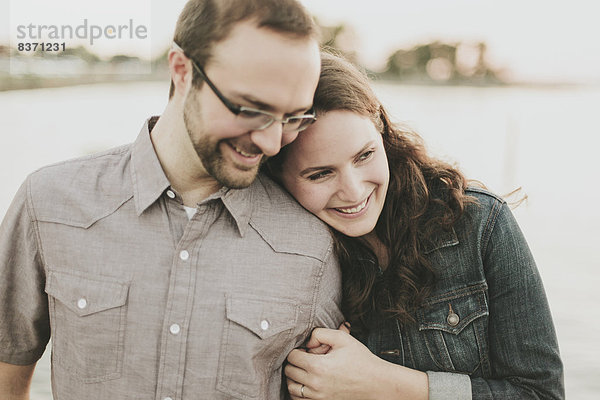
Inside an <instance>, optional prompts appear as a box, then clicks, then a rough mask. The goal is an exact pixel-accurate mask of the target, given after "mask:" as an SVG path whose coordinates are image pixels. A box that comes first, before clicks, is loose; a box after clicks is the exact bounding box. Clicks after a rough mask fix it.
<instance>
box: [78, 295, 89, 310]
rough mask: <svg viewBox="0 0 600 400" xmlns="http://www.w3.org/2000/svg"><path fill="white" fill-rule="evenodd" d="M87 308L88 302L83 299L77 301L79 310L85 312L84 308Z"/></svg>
mask: <svg viewBox="0 0 600 400" xmlns="http://www.w3.org/2000/svg"><path fill="white" fill-rule="evenodd" d="M86 307H87V300H86V299H84V298H83V297H82V298H81V299H79V300H77V308H79V309H80V310H83V309H84V308H86Z"/></svg>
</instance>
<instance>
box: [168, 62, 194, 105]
mask: <svg viewBox="0 0 600 400" xmlns="http://www.w3.org/2000/svg"><path fill="white" fill-rule="evenodd" d="M168 61H169V72H170V73H171V82H173V86H174V87H175V93H176V94H178V95H179V96H181V97H185V94H186V93H187V91H188V90H189V88H190V87H191V86H192V77H193V68H194V67H193V66H192V63H191V61H190V60H189V59H188V58H187V57H186V56H185V55H183V53H182V52H181V51H177V50H170V51H169V56H168Z"/></svg>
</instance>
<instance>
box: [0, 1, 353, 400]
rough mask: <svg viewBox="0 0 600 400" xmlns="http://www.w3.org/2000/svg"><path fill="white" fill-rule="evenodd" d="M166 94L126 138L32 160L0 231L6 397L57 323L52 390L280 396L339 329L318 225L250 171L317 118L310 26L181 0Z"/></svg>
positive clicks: (60, 394) (22, 380)
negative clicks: (155, 113) (297, 364)
mask: <svg viewBox="0 0 600 400" xmlns="http://www.w3.org/2000/svg"><path fill="white" fill-rule="evenodd" d="M174 42H175V44H174V45H173V49H172V50H171V51H170V53H169V67H170V72H171V80H172V83H171V95H170V100H169V103H168V105H167V107H166V109H165V111H164V113H163V114H162V115H161V116H160V118H156V117H154V118H151V119H150V120H148V121H147V122H146V124H145V125H144V127H143V129H142V131H141V133H140V135H139V137H138V139H137V140H136V142H135V143H133V144H131V145H128V146H123V147H121V148H117V149H113V150H110V151H107V152H104V153H102V154H99V155H93V156H89V157H84V158H80V159H77V160H72V161H67V162H63V163H59V164H56V165H53V166H50V167H46V168H43V169H41V170H39V171H37V172H35V173H33V174H32V175H31V176H29V177H28V178H27V180H26V182H25V183H24V184H23V186H22V187H21V189H20V190H19V191H18V193H17V195H16V196H15V199H14V201H13V204H12V205H11V207H10V209H9V211H8V213H7V215H6V217H5V220H4V221H3V224H2V227H1V229H0V361H1V363H0V398H1V399H3V400H6V399H11V400H12V399H26V398H27V397H28V387H29V382H30V378H31V374H32V372H33V369H34V365H35V362H36V361H37V360H38V359H39V357H40V356H41V354H42V353H43V351H44V348H45V346H46V343H47V342H48V340H49V337H50V332H51V333H52V334H51V336H52V370H53V374H52V377H53V393H54V398H55V400H71V399H74V400H75V399H76V400H81V399H86V400H94V399H103V400H104V399H109V398H114V399H156V400H175V399H231V398H235V399H275V398H279V397H280V396H281V393H280V390H281V389H280V388H281V366H282V364H283V362H284V360H285V358H286V356H287V354H288V353H289V351H290V350H292V349H293V348H294V347H297V346H299V345H300V344H302V342H303V341H304V340H305V339H306V337H307V336H308V335H309V334H310V332H311V330H312V329H313V328H314V327H316V326H326V327H337V326H338V324H339V323H340V322H341V319H342V316H341V313H340V311H339V307H338V304H339V297H340V288H339V285H340V283H339V278H340V277H339V271H338V268H337V264H336V261H335V258H334V255H333V252H332V243H331V239H330V238H329V235H328V231H327V229H326V228H325V227H324V226H323V225H322V224H321V223H319V222H318V221H317V220H316V218H314V217H313V216H312V215H310V214H308V213H307V212H305V211H304V210H303V209H301V208H300V207H299V206H298V205H297V204H296V203H295V202H294V201H293V200H292V199H291V198H290V197H289V196H288V195H287V194H286V193H284V192H283V191H282V190H281V189H280V188H279V187H277V186H276V185H275V184H274V183H272V182H271V181H269V180H268V179H266V178H265V177H263V176H258V178H257V174H258V168H259V165H260V163H261V162H262V161H263V160H264V159H265V157H268V156H271V155H274V154H276V153H277V152H278V151H279V149H280V147H281V146H282V145H285V144H287V143H289V142H291V141H292V140H294V139H295V137H296V136H297V135H298V133H299V132H300V131H301V130H302V129H303V128H305V127H306V126H307V125H308V124H309V123H310V122H311V121H312V120H313V119H314V117H313V116H312V115H311V114H310V109H311V104H312V96H313V93H314V90H315V88H316V85H317V81H318V76H319V67H320V65H319V53H318V45H317V41H316V40H315V28H314V26H313V23H312V21H311V19H310V17H309V16H308V15H307V14H306V12H305V11H304V10H303V9H302V7H301V6H300V5H298V4H297V2H296V1H295V0H243V1H242V0H240V1H235V0H228V1H224V0H191V1H190V2H189V3H188V4H187V5H186V7H185V8H184V10H183V12H182V14H181V16H180V19H179V21H178V23H177V27H176V32H175V37H174Z"/></svg>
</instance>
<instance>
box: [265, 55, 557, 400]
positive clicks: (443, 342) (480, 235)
mask: <svg viewBox="0 0 600 400" xmlns="http://www.w3.org/2000/svg"><path fill="white" fill-rule="evenodd" d="M314 109H315V112H316V115H317V121H316V122H315V123H314V124H313V125H311V126H310V127H308V128H307V129H306V131H304V132H303V133H302V134H301V135H299V137H298V139H296V141H294V142H293V143H292V144H290V145H288V146H286V147H284V148H283V149H282V151H281V152H280V154H278V155H277V156H275V157H273V158H272V159H270V160H269V161H268V162H267V168H266V169H267V171H268V172H269V173H270V174H271V175H272V176H273V177H274V178H275V180H277V181H279V182H280V183H281V184H282V185H284V186H285V188H286V189H287V190H288V191H289V192H290V193H291V194H292V195H294V197H296V199H297V200H298V201H299V202H300V204H301V205H302V206H303V207H304V208H306V209H307V210H309V211H311V212H312V213H313V214H315V215H316V216H317V217H319V218H320V219H322V220H323V221H324V222H326V223H327V224H329V225H330V227H331V228H332V229H333V231H334V236H335V240H336V242H337V256H338V259H339V260H340V265H341V268H342V278H343V281H342V285H343V299H342V309H343V312H344V315H345V316H346V318H347V320H348V321H349V322H350V323H351V325H350V326H351V330H350V334H351V335H352V336H351V335H349V334H348V333H347V331H345V330H344V329H341V330H337V331H336V330H331V329H319V328H318V329H316V330H314V331H313V334H312V337H311V339H310V341H309V342H308V344H307V348H308V351H301V350H293V351H292V352H291V353H290V355H289V356H288V361H289V364H288V365H287V366H286V368H285V374H286V376H287V378H288V389H289V391H290V394H291V396H292V399H300V398H327V399H344V400H348V399H381V398H394V399H427V398H428V399H431V400H436V399H470V398H475V399H478V398H492V397H493V398H531V399H534V398H536V399H537V398H548V399H562V398H563V397H564V388H563V368H562V362H561V360H560V356H559V353H558V344H557V340H556V335H555V332H554V326H553V323H552V318H551V315H550V310H549V308H548V303H547V301H546V295H545V292H544V289H543V286H542V282H541V278H540V276H539V273H538V271H537V268H536V265H535V262H534V260H533V257H532V255H531V253H530V252H529V248H528V247H527V243H526V241H525V239H524V237H523V235H522V233H521V231H520V229H519V227H518V225H517V223H516V221H515V219H514V217H513V215H512V213H511V212H510V210H509V208H508V206H507V204H506V202H505V201H504V200H503V199H502V198H500V197H498V196H496V195H494V194H492V193H490V192H488V191H487V190H485V189H483V188H481V187H480V186H475V185H471V184H470V182H469V181H468V180H466V178H464V177H463V175H462V173H461V172H460V171H459V170H457V169H455V168H453V167H451V166H449V165H447V164H445V163H443V162H441V161H439V160H436V159H435V158H432V157H430V156H429V155H428V154H427V152H426V151H425V149H424V146H423V143H422V140H421V139H420V137H419V136H418V135H416V134H414V133H411V132H409V131H406V130H403V129H400V128H398V127H396V126H395V125H394V124H392V123H391V121H390V120H389V118H388V114H387V112H386V111H385V110H384V108H383V107H382V106H381V104H380V103H379V101H378V100H377V98H376V97H375V95H374V94H373V92H372V90H371V88H370V86H369V82H368V80H367V78H366V77H365V76H364V75H363V74H361V73H360V72H359V71H358V70H357V69H356V68H355V67H354V66H353V65H351V64H350V63H348V62H347V61H345V60H343V59H341V58H339V57H337V56H333V55H329V54H326V53H325V54H323V55H322V68H321V76H320V80H319V86H318V87H317V91H316V93H315V98H314ZM323 352H327V354H328V357H323V355H322V353H323Z"/></svg>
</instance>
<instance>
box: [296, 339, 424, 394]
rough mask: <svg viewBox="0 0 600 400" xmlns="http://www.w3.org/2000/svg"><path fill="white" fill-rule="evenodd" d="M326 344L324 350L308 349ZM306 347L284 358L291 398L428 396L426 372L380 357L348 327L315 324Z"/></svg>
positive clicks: (320, 347) (322, 348)
mask: <svg viewBox="0 0 600 400" xmlns="http://www.w3.org/2000/svg"><path fill="white" fill-rule="evenodd" d="M327 346H328V347H329V351H328V352H327V354H313V353H311V351H313V350H314V349H320V352H322V351H323V350H324V349H326V348H327ZM307 348H308V349H309V350H308V352H307V351H305V350H298V349H296V350H292V352H291V353H290V354H289V355H288V358H287V360H288V363H289V364H288V365H287V366H286V367H285V375H286V377H287V378H288V379H287V383H288V390H289V392H290V395H291V397H292V399H293V400H298V399H302V398H305V399H328V400H337V399H343V400H352V399H390V400H392V399H404V398H407V399H409V398H410V399H419V398H423V399H427V376H426V374H424V373H423V372H419V371H415V370H411V369H408V368H405V367H402V366H399V365H394V364H391V363H388V362H387V361H384V360H382V359H381V358H379V357H377V356H375V355H374V354H373V353H371V352H370V351H369V349H368V348H367V347H365V346H364V345H363V344H362V343H360V342H359V341H358V340H356V339H355V338H353V337H352V336H350V335H349V334H348V332H347V329H346V330H345V331H344V330H333V329H325V328H317V329H315V330H314V331H313V333H312V335H311V337H310V340H309V341H308V343H307ZM302 395H304V396H302ZM419 396H420V397H419Z"/></svg>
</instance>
